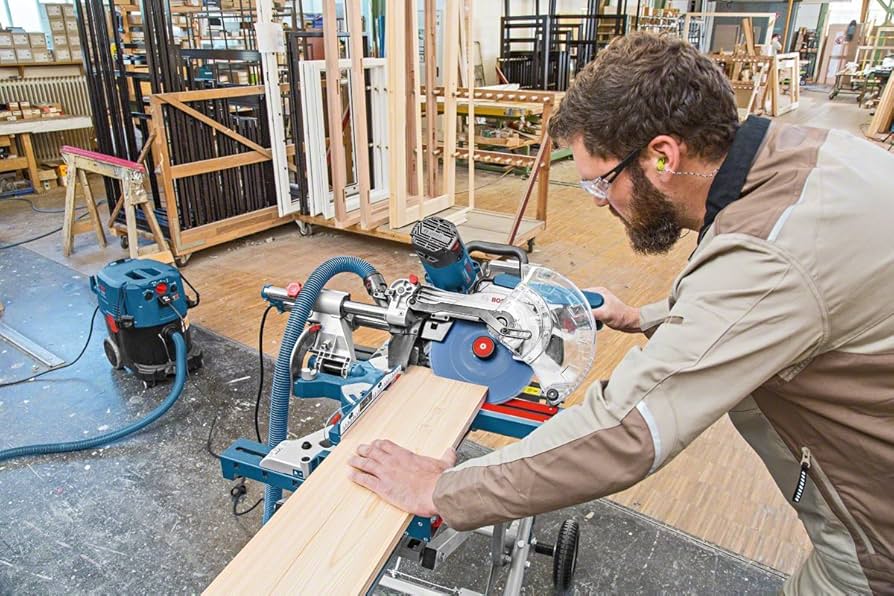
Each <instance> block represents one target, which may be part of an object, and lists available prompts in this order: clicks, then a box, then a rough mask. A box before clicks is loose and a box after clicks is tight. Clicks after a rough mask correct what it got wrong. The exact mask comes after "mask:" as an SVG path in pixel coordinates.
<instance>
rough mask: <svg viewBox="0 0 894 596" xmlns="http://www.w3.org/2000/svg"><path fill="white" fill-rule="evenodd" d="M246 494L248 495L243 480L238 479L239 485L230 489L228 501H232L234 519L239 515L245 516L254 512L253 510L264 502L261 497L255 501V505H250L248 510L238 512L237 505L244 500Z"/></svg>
mask: <svg viewBox="0 0 894 596" xmlns="http://www.w3.org/2000/svg"><path fill="white" fill-rule="evenodd" d="M247 494H248V487H247V486H245V478H240V479H239V484H236V485H234V486H233V488H231V489H230V499H232V501H233V515H235V516H236V517H239V516H240V515H245V514H247V513H251V512H252V511H254V509H255V508H256V507H257V506H258V505H260V504H261V503H263V502H264V498H263V497H261V498H260V499H258V500H257V501H255V504H254V505H252V506H251V507H249V508H248V509H245V510H244V511H239V503H240V502H241V501H242V500H243V499H245V496H246V495H247Z"/></svg>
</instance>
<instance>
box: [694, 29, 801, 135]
mask: <svg viewBox="0 0 894 596" xmlns="http://www.w3.org/2000/svg"><path fill="white" fill-rule="evenodd" d="M740 31H741V42H742V43H738V44H736V46H735V48H734V49H733V51H732V52H723V51H721V52H717V53H714V54H709V56H710V58H711V59H712V60H714V62H715V63H717V64H718V65H719V66H720V67H721V69H722V70H723V71H724V73H726V75H727V77H729V80H730V83H731V84H732V87H733V91H734V92H735V93H736V103H737V105H738V107H739V114H740V117H741V118H742V119H744V118H745V117H747V116H748V115H749V114H755V115H768V116H781V115H782V114H785V113H786V112H790V111H792V110H795V109H797V108H798V103H799V100H800V84H799V81H800V70H801V64H800V54H798V53H797V52H791V53H787V54H774V55H772V56H767V55H764V54H761V53H760V51H759V50H760V46H758V45H757V44H756V43H755V39H754V26H753V24H752V20H751V18H750V17H744V18H742V23H741V28H740Z"/></svg>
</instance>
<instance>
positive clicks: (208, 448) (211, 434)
mask: <svg viewBox="0 0 894 596" xmlns="http://www.w3.org/2000/svg"><path fill="white" fill-rule="evenodd" d="M218 415H219V413H218V414H215V415H214V420H212V421H211V428H209V429H208V440H206V441H205V451H207V452H208V455H210V456H211V457H213V458H214V459H220V454H219V453H217V452H215V451H214V449H212V448H211V440H212V438H213V437H214V425H215V424H217V417H218Z"/></svg>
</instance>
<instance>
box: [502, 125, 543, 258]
mask: <svg viewBox="0 0 894 596" xmlns="http://www.w3.org/2000/svg"><path fill="white" fill-rule="evenodd" d="M551 148H552V139H551V138H550V136H549V134H548V133H547V131H546V128H544V129H543V137H542V138H541V139H540V149H539V150H538V151H537V160H536V162H535V165H534V167H533V169H532V170H531V175H530V176H529V177H528V185H527V187H526V188H525V194H524V195H523V196H522V199H521V201H519V203H518V209H517V210H516V212H515V219H514V220H513V223H512V227H511V228H510V229H509V235H508V238H507V239H506V243H507V244H515V242H516V235H517V234H518V227H519V226H520V225H521V221H522V218H524V216H525V209H526V208H527V207H528V201H529V200H530V199H531V193H532V192H533V191H534V185H535V184H536V183H537V178H538V176H539V174H540V171H541V170H542V169H543V160H544V159H549V154H550V151H551Z"/></svg>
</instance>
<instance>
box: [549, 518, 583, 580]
mask: <svg viewBox="0 0 894 596" xmlns="http://www.w3.org/2000/svg"><path fill="white" fill-rule="evenodd" d="M579 542H580V525H578V523H577V521H576V520H573V519H566V520H565V521H564V522H562V526H561V527H560V528H559V536H558V538H557V539H556V549H555V551H554V553H553V586H555V588H556V594H559V595H561V596H564V595H566V594H571V593H572V588H573V587H574V570H575V568H576V567H577V547H578V543H579Z"/></svg>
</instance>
